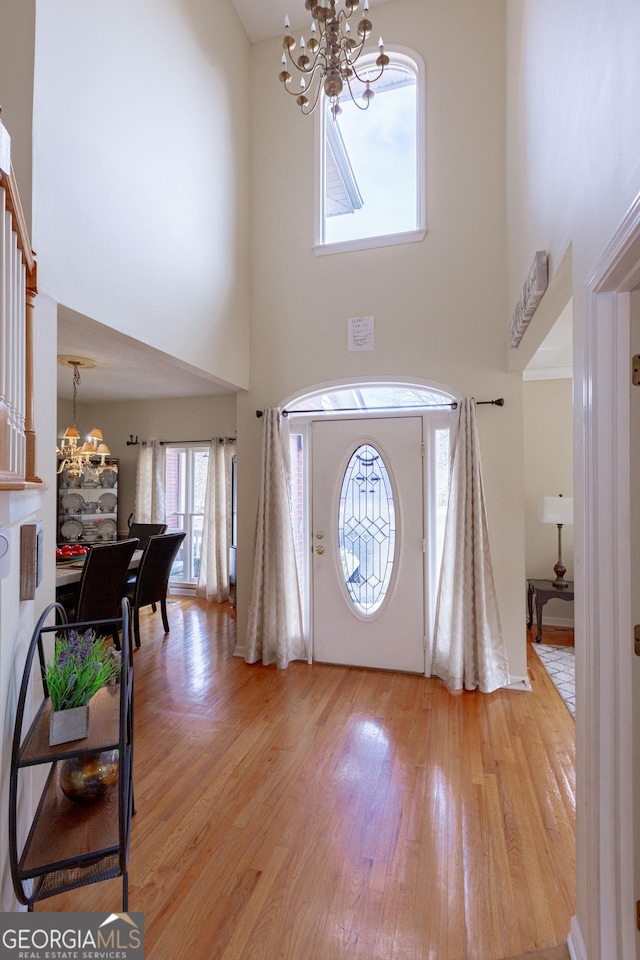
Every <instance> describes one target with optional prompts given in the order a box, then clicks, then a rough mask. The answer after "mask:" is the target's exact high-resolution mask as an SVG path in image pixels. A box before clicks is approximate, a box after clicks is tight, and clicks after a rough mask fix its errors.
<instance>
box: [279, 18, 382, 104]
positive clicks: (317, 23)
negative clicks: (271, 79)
mask: <svg viewBox="0 0 640 960" xmlns="http://www.w3.org/2000/svg"><path fill="white" fill-rule="evenodd" d="M339 2H340V0H323V2H322V3H318V2H317V0H305V7H306V8H307V10H308V11H309V13H310V14H311V29H310V34H309V35H308V39H307V40H306V41H305V39H304V37H301V38H300V43H299V53H298V55H297V56H294V53H293V51H294V50H295V47H296V41H295V38H294V37H293V36H292V34H291V24H290V21H289V17H288V16H287V17H285V21H284V29H285V34H284V37H283V38H282V46H283V49H284V53H283V54H282V60H281V64H282V68H281V70H280V81H281V83H282V84H283V86H284V88H285V90H286V91H287V93H289V94H291V95H292V96H294V97H295V98H296V103H297V104H298V106H299V107H300V109H301V110H302V113H303V114H304V115H305V116H308V115H309V114H310V113H313V111H314V110H315V108H316V105H317V103H318V100H319V99H320V92H321V90H324V92H325V95H326V96H327V97H328V99H329V101H330V103H331V108H330V109H331V115H332V116H333V119H334V120H335V119H336V118H337V117H338V116H339V114H341V113H342V108H341V106H340V98H341V96H342V94H343V91H344V88H345V87H346V88H347V90H348V92H349V96H350V97H351V99H352V100H353V102H354V103H355V105H356V106H357V107H358V108H359V109H360V110H366V109H367V108H368V107H369V104H370V103H371V101H372V99H373V95H374V94H373V90H372V89H371V84H372V83H375V82H376V81H377V80H379V79H380V77H381V76H382V74H383V72H384V68H385V67H386V66H387V65H388V63H389V57H388V56H387V54H386V53H385V52H384V44H383V42H382V37H380V40H379V41H378V50H379V55H378V57H377V59H376V67H377V68H378V69H377V71H376V74H375V76H371V73H370V71H369V70H365V71H363V75H362V76H359V75H358V71H357V69H356V62H357V60H358V59H359V57H360V54H361V53H362V51H363V49H364V45H365V43H366V41H367V38H368V37H369V35H370V33H371V31H372V30H373V24H372V23H371V20H370V19H369V0H364V7H363V14H362V17H361V19H360V20H359V21H358V24H357V26H356V29H355V31H353V32H354V33H357V39H354V36H353V35H352V31H351V25H350V23H349V21H350V20H351V18H352V16H353V15H354V13H355V12H356V10H357V9H358V7H359V6H360V0H343V3H344V7H340V8H339V9H336V7H337V4H338V3H339ZM287 58H290V59H291V66H292V67H294V68H295V69H296V70H297V71H298V73H299V74H300V87H299V89H298V90H292V89H291V88H290V83H291V80H292V74H291V73H290V72H289V60H288V59H287ZM355 80H358V81H360V83H362V84H364V92H363V94H362V100H363V102H364V105H361V104H360V103H359V102H358V100H356V97H355V95H354V92H353V90H352V88H351V83H352V81H355Z"/></svg>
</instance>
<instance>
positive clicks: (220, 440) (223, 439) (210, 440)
mask: <svg viewBox="0 0 640 960" xmlns="http://www.w3.org/2000/svg"><path fill="white" fill-rule="evenodd" d="M236 439H237V437H208V438H207V439H206V440H158V443H159V444H160V446H161V447H166V446H167V444H169V443H213V441H214V440H217V441H218V443H229V441H232V440H236ZM145 443H148V441H145Z"/></svg>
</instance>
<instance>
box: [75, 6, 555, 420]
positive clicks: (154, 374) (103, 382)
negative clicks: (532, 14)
mask: <svg viewBox="0 0 640 960" xmlns="http://www.w3.org/2000/svg"><path fill="white" fill-rule="evenodd" d="M232 2H233V4H234V6H235V8H236V10H237V13H238V16H239V18H240V20H241V21H242V24H243V26H244V29H245V31H246V33H247V36H248V38H249V40H250V41H251V43H257V42H258V41H260V40H265V39H268V38H270V37H274V36H278V35H280V34H281V33H282V32H283V24H284V17H285V15H286V14H288V15H289V18H290V20H291V25H292V28H293V30H294V31H296V32H297V31H298V30H300V29H302V28H305V27H306V26H307V25H308V24H309V22H310V15H309V12H308V11H307V10H306V9H305V5H304V0H232ZM388 2H392V0H370V3H371V6H372V7H375V6H377V5H379V4H382V3H388ZM374 27H375V19H374ZM563 319H564V322H563V323H562V324H560V325H559V327H558V329H557V330H555V331H552V333H553V336H552V337H550V339H549V342H548V343H545V344H543V347H544V348H545V349H544V350H542V349H541V352H540V355H539V356H536V357H535V358H534V359H533V361H532V363H531V365H530V369H529V370H528V371H527V373H525V378H527V379H528V378H535V377H544V376H545V372H546V371H549V369H550V368H555V369H556V371H558V368H560V367H564V368H565V369H566V364H568V363H570V360H569V359H567V358H569V357H570V353H571V351H570V342H571V317H570V315H569V316H568V317H564V318H563ZM58 354H59V355H65V354H66V355H71V356H81V357H88V358H89V359H91V360H94V361H95V362H96V364H97V366H96V367H95V368H94V369H90V370H84V371H82V372H81V377H82V381H81V386H80V389H79V391H78V397H79V401H80V402H81V403H96V402H102V401H109V400H139V399H155V398H172V397H204V396H216V395H222V394H228V393H230V392H231V391H230V390H229V388H228V387H226V386H224V385H221V384H219V383H217V382H216V381H214V380H212V379H210V378H208V377H207V376H206V375H204V374H203V373H202V371H200V370H196V369H193V368H190V367H187V366H186V365H185V364H184V363H181V362H179V361H178V360H176V359H175V358H174V357H171V356H169V355H167V354H164V353H161V352H160V351H158V350H155V349H153V348H152V347H149V346H147V345H146V344H144V343H141V342H140V341H137V340H134V339H132V338H131V337H127V336H125V335H124V334H121V333H118V332H117V331H115V330H112V329H111V328H110V327H106V326H104V325H103V324H100V323H97V322H96V321H94V320H91V319H89V318H88V317H85V316H82V315H80V314H78V313H75V312H74V311H72V310H69V309H66V308H64V307H59V309H58ZM536 367H537V368H538V369H537V370H536V369H535V368H536ZM552 375H553V374H552ZM555 375H556V376H557V375H559V373H558V372H556V374H555ZM560 375H561V374H560ZM564 375H566V373H565V374H564ZM72 387H73V381H72V371H71V369H70V368H69V367H68V366H59V367H58V396H59V397H62V398H64V399H68V400H70V399H71V398H72Z"/></svg>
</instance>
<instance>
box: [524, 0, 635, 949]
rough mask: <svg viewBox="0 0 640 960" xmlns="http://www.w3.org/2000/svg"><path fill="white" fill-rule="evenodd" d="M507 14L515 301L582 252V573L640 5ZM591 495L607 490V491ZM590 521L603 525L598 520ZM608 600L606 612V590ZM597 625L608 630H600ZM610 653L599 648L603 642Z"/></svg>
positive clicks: (577, 326) (589, 891) (592, 628)
mask: <svg viewBox="0 0 640 960" xmlns="http://www.w3.org/2000/svg"><path fill="white" fill-rule="evenodd" d="M507 16H508V51H509V55H508V70H507V88H508V91H509V95H508V111H507V129H508V141H507V147H508V150H507V157H508V171H509V179H508V223H509V231H508V237H509V244H508V249H509V281H508V300H509V308H510V310H511V309H512V308H513V306H514V305H515V302H516V297H517V294H518V291H519V290H520V288H521V286H522V283H523V281H524V279H525V277H526V274H527V271H528V269H529V265H530V263H531V260H532V257H533V254H534V252H535V251H536V250H548V251H549V256H550V265H551V272H552V274H553V273H554V271H555V270H556V269H557V267H558V264H559V263H560V260H561V258H562V257H563V255H564V253H565V251H566V250H567V249H568V248H569V247H570V246H571V247H572V251H573V264H572V268H573V307H574V325H573V331H574V377H575V386H576V390H575V400H576V405H575V411H576V419H575V424H576V432H575V441H576V447H575V462H576V470H575V478H574V496H575V505H576V510H577V516H578V521H577V526H576V528H575V536H576V540H575V562H576V569H577V571H578V572H580V571H584V570H585V569H587V568H588V567H589V563H590V558H591V556H592V555H594V551H595V555H597V551H598V543H597V542H596V543H595V544H594V543H592V542H590V541H589V540H588V539H585V537H583V536H582V532H581V527H582V523H581V519H580V513H581V511H582V512H583V514H584V517H585V521H586V518H587V517H589V518H593V517H594V516H595V515H597V510H598V506H597V504H595V503H593V502H586V501H585V491H586V493H588V494H589V496H591V494H590V492H589V491H590V490H591V489H592V488H591V487H590V486H588V484H587V485H585V469H588V468H589V462H588V459H587V458H588V451H587V453H585V436H586V430H587V428H589V429H590V430H591V426H590V425H591V423H598V418H599V417H603V418H606V416H607V404H608V403H609V399H610V398H609V397H608V396H604V395H599V393H598V384H597V381H596V382H595V383H594V382H592V381H591V380H587V379H585V378H584V376H583V371H585V370H587V371H589V370H590V368H591V366H592V365H593V363H594V361H593V360H592V359H591V355H590V354H589V353H588V352H587V351H588V349H590V343H591V340H592V332H591V331H592V329H593V325H594V323H595V320H594V312H595V311H594V310H593V308H592V304H591V302H590V301H589V300H588V299H587V292H586V291H587V289H588V285H589V280H590V278H591V276H592V272H593V271H594V268H595V266H596V264H597V262H598V259H599V258H600V257H601V256H602V254H603V253H604V251H605V249H606V247H607V245H608V244H609V242H610V241H611V239H612V238H613V236H614V234H615V232H616V229H617V227H618V225H619V224H620V223H621V222H622V220H623V217H624V215H625V213H626V211H627V210H628V209H629V208H630V206H631V204H632V202H633V200H634V198H635V197H636V196H637V195H638V193H639V192H640V113H639V112H638V109H637V102H638V92H639V91H640V58H638V55H637V50H638V44H639V43H640V5H638V3H637V0H566V2H564V3H557V2H555V0H510V2H509V3H508V4H507ZM603 422H605V421H604V419H603ZM612 429H613V428H612ZM589 481H591V477H590V476H589ZM594 495H595V496H596V497H597V490H596V491H595V494H594ZM590 524H591V528H592V527H593V522H592V520H591V519H590ZM598 536H599V537H600V538H604V539H606V537H607V536H608V530H607V529H604V530H600V529H599V530H598ZM587 551H589V553H587ZM609 573H610V571H608V570H605V571H602V583H603V586H600V585H599V583H598V582H594V581H590V582H587V583H585V585H584V586H585V590H586V591H589V592H590V596H595V598H596V599H595V600H594V603H593V605H594V608H595V609H597V608H598V602H599V601H598V590H599V589H603V590H608V589H609V588H608V587H607V586H605V584H606V583H607V579H606V578H607V577H608V576H609ZM603 600H604V606H606V601H607V598H606V597H603ZM588 626H589V631H588V632H589V634H590V635H592V636H593V642H597V643H599V644H607V645H609V644H610V645H613V644H621V645H624V649H625V650H627V651H628V657H629V658H630V659H631V657H632V654H631V644H630V642H629V640H628V638H625V637H616V636H612V635H611V633H610V631H609V630H604V631H599V630H598V625H597V624H589V625H588ZM586 627H587V624H586V623H585V616H584V607H581V604H580V603H577V604H576V644H577V653H578V654H580V650H579V649H578V647H579V645H580V644H581V643H582V640H581V638H582V636H584V634H585V632H587V631H586ZM594 632H595V633H598V634H599V635H598V636H597V638H596V637H595V635H594ZM600 652H601V655H602V652H603V651H602V648H601V651H600ZM582 655H583V656H584V657H585V659H584V660H582V661H581V660H580V656H578V657H577V660H578V670H577V679H578V686H577V693H578V703H577V707H578V724H577V727H576V749H577V796H578V819H577V920H578V926H579V928H580V930H581V936H582V937H583V938H584V942H585V950H586V952H585V956H588V957H589V960H608V958H609V957H611V956H613V955H614V954H616V956H618V957H620V956H621V954H620V953H619V952H618V953H616V947H615V946H613V947H612V946H611V945H609V946H607V944H606V943H604V945H603V943H602V942H601V940H600V937H601V934H602V936H603V937H605V939H606V936H608V935H611V932H612V931H614V930H615V929H616V928H617V926H618V925H619V923H620V920H619V917H620V915H621V914H620V911H621V910H622V909H623V905H621V904H615V903H613V902H612V901H611V897H612V889H613V886H612V883H611V882H610V880H611V879H612V878H611V877H609V876H607V877H601V878H598V876H597V870H598V868H599V866H600V864H601V863H602V864H607V863H609V861H608V860H607V859H606V858H607V857H609V855H610V851H611V849H612V844H615V843H617V842H618V843H621V844H626V847H627V849H628V847H629V845H630V843H632V840H633V838H630V837H618V836H617V834H615V829H616V826H615V825H614V824H610V823H608V822H607V821H606V818H605V815H604V814H603V810H602V809H601V807H600V802H601V801H600V792H601V791H599V783H598V779H597V778H598V776H600V775H601V774H600V771H601V770H605V769H606V764H607V762H608V760H609V759H610V751H609V750H608V748H607V747H606V746H605V745H606V744H607V743H608V740H607V738H608V737H609V736H613V737H615V736H616V734H617V731H616V730H615V729H611V728H609V727H607V729H606V730H604V728H603V726H602V722H601V721H600V718H599V717H597V716H592V715H591V714H590V713H587V714H586V713H584V712H583V700H582V697H583V695H586V696H587V697H589V698H591V699H590V700H589V703H591V702H592V701H594V700H595V698H593V697H592V695H591V694H590V693H589V692H588V690H589V689H592V688H593V685H594V684H597V683H598V679H599V678H597V677H595V676H590V675H588V673H587V664H588V663H591V662H595V661H593V651H586V655H585V651H584V650H582ZM582 664H584V666H582ZM630 668H631V665H630V664H629V669H630ZM583 680H584V686H581V683H582V682H583ZM587 680H588V681H589V684H590V687H589V688H587V685H586V682H587ZM600 697H601V703H604V704H605V707H606V705H607V703H608V701H607V700H606V699H605V698H603V695H602V693H601V694H600ZM581 721H582V722H581ZM628 723H629V724H630V723H631V717H629V718H628ZM619 732H620V733H621V732H622V731H619ZM590 734H591V735H592V736H591V737H590ZM594 736H595V739H594V738H593V737H594ZM600 744H602V745H603V746H602V747H601V746H600ZM630 762H631V758H630V757H626V758H624V759H623V760H622V761H621V763H622V765H623V767H624V768H625V769H628V764H629V763H630ZM603 765H604V766H603ZM631 802H634V801H633V798H631V797H628V798H627V797H625V798H624V803H625V804H626V803H631ZM635 803H637V800H636V801H635ZM604 813H606V809H605V811H604ZM596 825H597V826H596ZM608 831H609V832H608ZM638 856H640V852H639V853H638ZM599 883H600V884H601V886H600V887H599V886H598V884H599ZM594 891H595V894H594ZM625 894H626V896H627V897H628V899H627V901H626V903H625V904H624V909H625V911H626V914H625V917H626V920H625V922H626V923H628V921H629V915H630V907H631V905H632V904H633V902H634V901H635V900H636V899H637V897H638V890H636V891H634V892H632V891H631V890H625V891H624V893H623V895H625ZM602 931H604V933H602ZM629 933H630V935H631V936H633V931H631V932H629V930H628V929H627V930H626V933H625V935H626V936H628V935H629ZM629 955H630V954H629ZM625 956H626V954H625Z"/></svg>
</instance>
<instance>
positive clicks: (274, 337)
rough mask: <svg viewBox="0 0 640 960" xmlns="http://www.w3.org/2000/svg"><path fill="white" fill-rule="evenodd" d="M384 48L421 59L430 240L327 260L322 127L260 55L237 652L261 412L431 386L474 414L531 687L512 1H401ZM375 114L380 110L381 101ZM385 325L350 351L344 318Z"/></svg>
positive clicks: (499, 579)
mask: <svg viewBox="0 0 640 960" xmlns="http://www.w3.org/2000/svg"><path fill="white" fill-rule="evenodd" d="M372 13H373V16H372V20H373V23H374V31H375V37H376V39H377V37H378V33H379V32H380V33H382V35H383V36H384V39H385V49H387V48H388V49H389V51H390V50H392V48H393V44H394V43H397V44H401V45H404V46H410V47H412V48H413V49H415V50H416V51H417V52H418V53H419V54H420V55H421V56H422V57H423V59H424V62H425V66H426V77H427V97H426V131H427V147H426V180H427V228H428V232H427V236H426V239H425V240H424V241H423V242H421V243H415V244H409V245H405V246H395V247H388V248H384V249H376V250H368V251H363V252H357V253H348V254H340V255H334V256H325V257H316V256H314V254H313V251H312V249H311V248H312V242H313V200H314V182H313V168H314V119H312V118H304V117H302V116H301V115H300V113H299V110H298V108H297V107H296V105H295V102H294V100H293V98H291V97H288V96H286V95H285V93H284V92H283V90H282V89H281V85H280V84H279V83H278V81H277V75H278V71H279V61H280V56H281V52H282V51H281V48H280V44H279V41H278V40H277V39H274V40H272V41H267V42H264V43H261V44H258V45H256V47H255V48H254V49H253V52H252V71H253V72H252V82H253V86H252V89H253V97H252V132H253V140H252V157H253V166H252V198H253V202H252V227H253V239H252V281H253V283H252V289H253V297H252V327H251V357H252V373H251V392H250V393H249V394H247V395H243V396H241V397H239V406H238V411H239V412H238V474H239V490H240V505H239V510H240V547H239V551H238V559H239V573H238V578H239V579H238V614H239V638H240V641H241V642H242V641H243V638H244V631H245V628H246V605H247V602H248V596H249V592H250V584H251V575H252V570H251V561H252V545H253V536H254V529H255V513H256V500H257V487H256V484H257V479H256V478H257V477H258V472H259V470H258V464H259V457H260V442H261V441H260V438H261V431H260V422H259V421H257V420H256V417H255V410H256V409H257V408H262V407H264V406H273V405H276V404H278V403H280V402H282V400H283V399H284V398H286V397H287V396H288V395H290V394H291V393H293V392H294V391H296V390H301V389H303V388H304V387H306V386H309V385H312V384H317V383H320V382H323V381H327V380H337V379H342V378H357V377H372V376H376V375H379V376H396V377H400V378H402V377H407V378H420V379H424V380H434V381H438V382H440V383H442V384H446V385H448V386H449V388H450V389H451V390H452V391H454V392H455V393H457V394H460V395H473V396H475V397H476V398H477V399H483V400H486V399H493V398H495V397H498V396H504V397H505V399H506V405H505V407H504V408H503V409H499V408H496V407H481V408H480V409H479V415H478V419H479V431H480V438H481V444H482V455H483V464H484V469H485V484H486V495H487V504H488V512H489V526H490V534H491V544H492V548H493V560H494V567H495V571H494V572H495V578H496V584H497V589H498V593H499V600H500V608H501V614H502V621H503V627H504V632H505V639H506V642H507V648H508V653H509V660H510V666H511V669H512V671H513V672H514V673H516V674H519V675H523V674H524V673H525V664H526V660H525V657H526V650H525V623H524V617H523V610H522V597H523V594H524V589H525V588H524V583H525V575H524V511H523V481H522V400H521V394H522V385H521V380H520V376H519V375H517V376H514V375H508V374H507V373H506V372H505V366H506V360H505V356H506V286H505V265H506V242H505V226H506V209H505V189H504V184H505V157H504V152H505V151H504V147H505V126H504V120H505V114H504V111H505V85H504V56H505V21H504V3H503V2H502V0H487V2H483V3H482V4H471V3H469V2H468V0H452V2H448V3H446V4H443V3H438V2H435V0H396V2H394V3H393V4H388V5H384V6H381V7H376V8H375V9H374V10H373V11H372ZM372 109H375V101H374V105H373V107H372ZM363 315H364V316H367V315H374V316H375V324H376V334H375V336H376V349H375V351H373V352H362V353H349V352H348V351H347V318H348V317H351V316H363Z"/></svg>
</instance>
